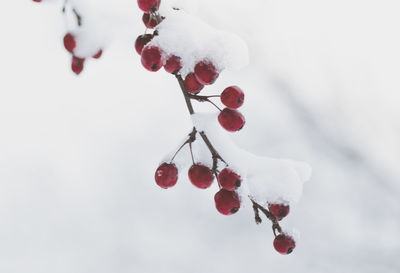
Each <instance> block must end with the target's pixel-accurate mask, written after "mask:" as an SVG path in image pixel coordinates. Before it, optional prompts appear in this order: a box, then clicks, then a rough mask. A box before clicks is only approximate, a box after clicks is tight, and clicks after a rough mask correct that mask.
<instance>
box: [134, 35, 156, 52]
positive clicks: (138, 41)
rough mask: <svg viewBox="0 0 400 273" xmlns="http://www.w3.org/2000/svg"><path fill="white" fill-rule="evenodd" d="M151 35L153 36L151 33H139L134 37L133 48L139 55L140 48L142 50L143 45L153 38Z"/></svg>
mask: <svg viewBox="0 0 400 273" xmlns="http://www.w3.org/2000/svg"><path fill="white" fill-rule="evenodd" d="M153 37H154V36H153V35H152V34H144V35H139V36H138V37H137V38H136V41H135V49H136V52H137V53H138V54H139V55H141V54H142V50H143V48H144V46H145V45H147V43H148V42H150V41H151V39H153Z"/></svg>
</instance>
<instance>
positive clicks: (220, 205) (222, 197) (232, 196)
mask: <svg viewBox="0 0 400 273" xmlns="http://www.w3.org/2000/svg"><path fill="white" fill-rule="evenodd" d="M214 201H215V207H216V208H217V210H218V211H219V212H220V213H221V214H223V215H231V214H234V213H236V212H237V211H238V210H239V208H240V198H239V195H238V194H237V193H236V192H234V191H227V190H225V189H221V190H219V192H217V193H216V194H215V196H214Z"/></svg>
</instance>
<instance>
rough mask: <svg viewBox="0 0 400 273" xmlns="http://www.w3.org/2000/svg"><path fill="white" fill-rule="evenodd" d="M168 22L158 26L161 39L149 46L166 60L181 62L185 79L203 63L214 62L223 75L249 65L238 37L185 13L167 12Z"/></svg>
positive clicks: (163, 14) (180, 11) (243, 44)
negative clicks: (227, 70) (160, 51)
mask: <svg viewBox="0 0 400 273" xmlns="http://www.w3.org/2000/svg"><path fill="white" fill-rule="evenodd" d="M161 15H162V16H165V19H164V20H163V21H162V22H161V23H160V24H159V25H158V27H157V31H158V36H156V37H154V39H153V40H152V41H151V42H150V43H149V45H156V46H158V47H160V48H161V49H162V50H163V52H164V54H165V56H164V57H165V58H167V57H168V56H170V55H176V56H178V57H180V58H181V63H182V69H181V74H182V76H183V77H185V76H186V75H187V74H189V73H190V72H193V69H194V66H195V65H196V64H197V63H198V62H200V61H202V60H208V61H211V62H212V63H213V64H214V65H215V67H216V69H217V70H218V71H219V72H220V71H222V70H224V69H240V68H242V67H243V66H246V65H247V64H248V62H249V56H248V49H247V46H246V44H245V43H244V41H243V40H242V39H241V38H240V37H238V36H237V35H235V34H232V33H228V32H225V31H220V30H217V29H215V28H213V27H211V26H209V25H207V24H206V23H204V22H203V21H201V20H200V19H198V18H197V17H195V16H194V15H192V14H189V13H187V12H186V11H185V10H174V9H173V8H171V7H169V8H164V9H162V10H161Z"/></svg>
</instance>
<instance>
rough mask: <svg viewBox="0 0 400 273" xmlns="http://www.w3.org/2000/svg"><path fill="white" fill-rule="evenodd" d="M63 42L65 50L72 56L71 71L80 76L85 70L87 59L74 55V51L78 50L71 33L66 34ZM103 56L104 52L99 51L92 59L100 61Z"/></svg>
mask: <svg viewBox="0 0 400 273" xmlns="http://www.w3.org/2000/svg"><path fill="white" fill-rule="evenodd" d="M63 41H64V47H65V49H66V50H67V51H68V52H69V53H71V54H72V62H71V69H72V71H73V72H74V73H75V74H77V75H79V74H80V73H81V72H82V70H83V67H84V63H85V58H80V57H77V56H75V55H74V49H75V48H76V39H75V37H74V35H72V34H71V33H67V34H65V36H64V39H63ZM102 54H103V50H102V49H99V51H97V53H96V54H95V55H93V56H92V58H94V59H99V58H100V57H101V55H102Z"/></svg>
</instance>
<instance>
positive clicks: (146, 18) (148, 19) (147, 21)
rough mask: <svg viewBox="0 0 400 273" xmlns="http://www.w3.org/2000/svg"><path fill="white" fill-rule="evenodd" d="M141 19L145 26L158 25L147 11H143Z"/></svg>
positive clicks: (152, 26) (153, 26)
mask: <svg viewBox="0 0 400 273" xmlns="http://www.w3.org/2000/svg"><path fill="white" fill-rule="evenodd" d="M142 21H143V23H144V25H145V26H146V27H147V28H151V29H153V28H155V27H156V26H157V25H158V22H157V19H156V18H155V17H154V16H152V15H151V14H148V13H143V16H142Z"/></svg>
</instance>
